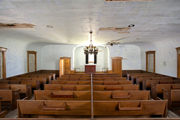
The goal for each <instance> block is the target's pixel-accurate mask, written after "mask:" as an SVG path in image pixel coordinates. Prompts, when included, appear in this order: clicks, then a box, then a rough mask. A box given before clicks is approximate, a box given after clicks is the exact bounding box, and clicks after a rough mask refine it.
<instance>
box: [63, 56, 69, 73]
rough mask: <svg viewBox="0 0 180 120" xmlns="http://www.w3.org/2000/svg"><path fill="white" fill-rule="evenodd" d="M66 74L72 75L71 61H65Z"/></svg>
mask: <svg viewBox="0 0 180 120" xmlns="http://www.w3.org/2000/svg"><path fill="white" fill-rule="evenodd" d="M64 74H70V60H69V59H64Z"/></svg>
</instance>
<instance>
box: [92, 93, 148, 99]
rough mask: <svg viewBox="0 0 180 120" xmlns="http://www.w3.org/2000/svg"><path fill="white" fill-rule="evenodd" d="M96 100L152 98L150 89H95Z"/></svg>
mask: <svg viewBox="0 0 180 120" xmlns="http://www.w3.org/2000/svg"><path fill="white" fill-rule="evenodd" d="M93 98H94V100H150V91H94V92H93Z"/></svg>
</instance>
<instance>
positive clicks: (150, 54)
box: [146, 51, 155, 73]
mask: <svg viewBox="0 0 180 120" xmlns="http://www.w3.org/2000/svg"><path fill="white" fill-rule="evenodd" d="M146 71H148V72H152V73H155V51H147V52H146Z"/></svg>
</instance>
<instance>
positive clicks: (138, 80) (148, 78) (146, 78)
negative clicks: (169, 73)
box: [136, 76, 172, 89]
mask: <svg viewBox="0 0 180 120" xmlns="http://www.w3.org/2000/svg"><path fill="white" fill-rule="evenodd" d="M144 80H172V77H159V76H155V77H151V76H148V77H147V76H146V77H137V78H136V84H139V85H140V89H142V88H143V83H142V82H143V81H144Z"/></svg>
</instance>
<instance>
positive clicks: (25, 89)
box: [0, 84, 32, 99]
mask: <svg viewBox="0 0 180 120" xmlns="http://www.w3.org/2000/svg"><path fill="white" fill-rule="evenodd" d="M0 89H5V90H17V89H20V91H19V92H20V94H21V95H22V94H25V95H26V97H27V98H28V99H31V97H32V87H31V84H29V85H26V84H0Z"/></svg>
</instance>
